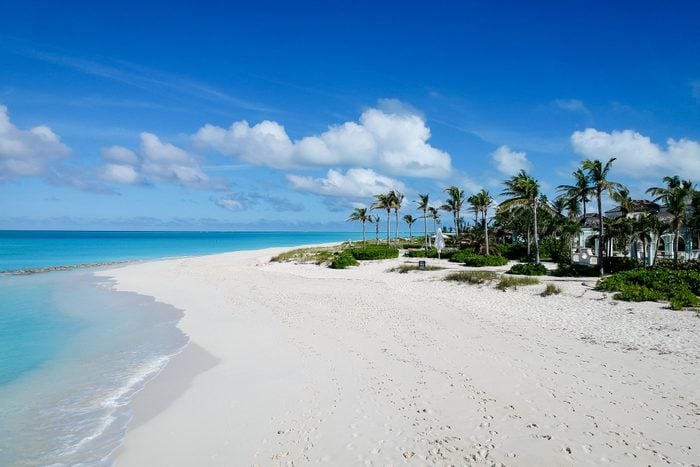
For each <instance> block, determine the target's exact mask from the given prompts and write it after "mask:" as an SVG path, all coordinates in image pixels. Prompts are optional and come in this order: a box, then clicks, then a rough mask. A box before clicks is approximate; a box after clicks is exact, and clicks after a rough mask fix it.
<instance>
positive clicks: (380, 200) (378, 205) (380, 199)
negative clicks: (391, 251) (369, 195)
mask: <svg viewBox="0 0 700 467" xmlns="http://www.w3.org/2000/svg"><path fill="white" fill-rule="evenodd" d="M374 198H375V199H376V200H377V201H375V202H374V203H373V204H372V206H370V209H386V244H387V245H389V242H390V241H391V208H392V207H393V204H392V199H391V197H390V196H389V195H388V194H386V195H385V194H381V193H380V194H378V195H374Z"/></svg>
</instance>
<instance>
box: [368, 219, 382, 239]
mask: <svg viewBox="0 0 700 467" xmlns="http://www.w3.org/2000/svg"><path fill="white" fill-rule="evenodd" d="M369 219H370V220H369V221H370V222H374V228H375V231H376V234H377V243H379V223H380V222H381V220H382V218H381V217H379V216H369Z"/></svg>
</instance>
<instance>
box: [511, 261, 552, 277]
mask: <svg viewBox="0 0 700 467" xmlns="http://www.w3.org/2000/svg"><path fill="white" fill-rule="evenodd" d="M508 274H519V275H521V276H546V275H547V268H546V267H544V264H535V263H520V264H516V265H514V266H513V267H512V268H510V270H509V271H508Z"/></svg>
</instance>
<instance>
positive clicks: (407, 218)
mask: <svg viewBox="0 0 700 467" xmlns="http://www.w3.org/2000/svg"><path fill="white" fill-rule="evenodd" d="M417 220H418V219H416V218H415V217H413V216H412V215H410V214H406V215H405V216H403V221H404V222H405V223H406V224H408V238H409V239H410V241H411V242H413V223H414V222H415V221H417Z"/></svg>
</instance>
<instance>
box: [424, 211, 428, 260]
mask: <svg viewBox="0 0 700 467" xmlns="http://www.w3.org/2000/svg"><path fill="white" fill-rule="evenodd" d="M423 228H424V230H425V238H424V240H425V251H428V210H427V209H424V210H423Z"/></svg>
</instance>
